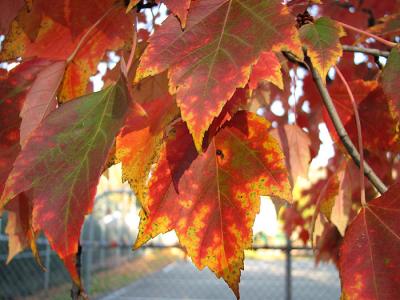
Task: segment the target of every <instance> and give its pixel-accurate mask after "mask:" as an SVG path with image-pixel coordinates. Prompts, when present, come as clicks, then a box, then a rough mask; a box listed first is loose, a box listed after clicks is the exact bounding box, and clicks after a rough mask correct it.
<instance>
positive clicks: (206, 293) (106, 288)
mask: <svg viewBox="0 0 400 300" xmlns="http://www.w3.org/2000/svg"><path fill="white" fill-rule="evenodd" d="M314 174H315V172H314ZM261 203H262V206H261V212H260V214H259V215H258V216H257V219H256V222H255V224H254V227H253V230H254V243H253V247H254V250H248V251H246V260H245V270H244V272H243V273H242V279H241V283H240V289H241V299H252V300H257V299H288V300H289V299H296V300H297V299H300V300H301V299H326V300H329V299H332V300H333V299H338V298H339V296H340V283H339V279H338V273H337V270H336V268H335V266H334V265H332V264H327V263H321V264H319V265H318V266H317V265H316V264H315V260H314V256H313V251H312V250H311V248H310V247H309V245H308V244H304V243H303V242H302V241H300V240H301V239H299V236H298V234H297V233H296V232H295V233H294V234H293V235H292V239H293V242H292V241H291V240H289V239H287V238H286V235H285V233H284V230H283V228H282V224H281V223H280V222H279V221H278V218H277V213H276V209H275V206H274V204H273V202H272V201H271V200H270V199H269V198H267V197H265V198H264V199H262V202H261ZM138 210H139V206H138V203H137V202H136V201H135V197H134V195H133V193H132V192H131V190H130V188H129V186H128V185H126V184H121V168H120V166H119V165H116V166H113V167H112V168H110V169H109V171H108V172H107V173H106V174H105V175H103V176H102V178H101V182H100V185H99V187H98V193H97V196H96V202H95V207H94V211H93V214H92V215H90V216H88V217H87V219H86V221H85V225H84V229H83V232H82V236H81V240H82V247H83V254H82V259H83V262H82V264H83V265H82V277H83V281H84V285H85V288H86V291H87V292H88V294H89V295H90V298H91V299H135V300H139V299H170V300H172V299H235V297H234V295H233V293H232V292H231V291H230V289H229V288H228V286H227V285H226V284H225V282H224V281H223V280H218V279H216V278H215V276H214V275H213V274H212V273H211V272H210V271H209V270H202V271H199V270H197V269H196V268H195V267H194V266H193V264H192V263H191V261H190V259H189V258H188V257H186V255H185V253H184V252H183V251H182V250H181V249H180V248H179V247H178V246H177V245H178V243H177V239H176V236H175V234H174V233H169V234H166V235H163V236H159V237H157V238H156V239H154V240H152V241H151V242H150V243H149V244H147V245H146V247H144V248H142V249H139V250H136V251H132V250H131V246H132V245H133V243H134V239H135V237H136V235H137V228H138V224H139V218H138ZM6 222H7V217H6V216H5V217H3V218H2V219H0V299H70V288H71V280H70V277H69V275H68V272H67V271H66V270H65V268H64V266H63V264H62V262H61V261H60V259H59V258H58V257H57V255H56V254H55V253H54V252H53V251H52V250H51V248H50V246H49V244H48V242H47V240H46V239H44V238H40V239H39V240H38V247H39V249H40V256H41V259H42V262H43V264H44V266H45V268H46V270H47V271H46V272H44V271H43V270H42V269H41V268H40V267H39V265H38V264H37V263H36V261H35V259H34V258H33V256H32V253H31V252H30V251H26V252H23V253H21V254H19V255H18V256H16V257H15V258H14V259H13V260H12V261H11V262H10V263H9V264H6V261H7V253H8V245H7V243H8V240H7V235H6V234H5V232H4V231H5V226H6Z"/></svg>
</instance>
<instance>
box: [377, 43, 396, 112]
mask: <svg viewBox="0 0 400 300" xmlns="http://www.w3.org/2000/svg"><path fill="white" fill-rule="evenodd" d="M399 76H400V49H398V48H393V49H392V51H391V52H390V55H389V58H388V60H387V62H386V65H385V67H384V68H383V72H382V75H381V83H382V88H383V90H384V91H385V93H386V94H387V95H388V96H389V97H390V98H391V100H392V101H393V102H394V106H395V109H396V110H397V113H400V95H399V89H400V80H399Z"/></svg>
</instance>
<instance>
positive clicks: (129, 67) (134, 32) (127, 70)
mask: <svg viewBox="0 0 400 300" xmlns="http://www.w3.org/2000/svg"><path fill="white" fill-rule="evenodd" d="M134 18H135V23H134V26H135V27H134V29H133V37H132V48H131V53H130V54H129V58H128V63H127V65H126V72H127V73H129V70H130V69H131V67H132V63H133V59H134V57H135V52H136V46H137V16H136V13H134ZM126 76H128V74H126Z"/></svg>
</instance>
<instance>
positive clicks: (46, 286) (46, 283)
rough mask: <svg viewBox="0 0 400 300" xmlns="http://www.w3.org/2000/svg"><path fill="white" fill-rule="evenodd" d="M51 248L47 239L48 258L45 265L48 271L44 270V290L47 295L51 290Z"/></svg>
mask: <svg viewBox="0 0 400 300" xmlns="http://www.w3.org/2000/svg"><path fill="white" fill-rule="evenodd" d="M50 255H51V249H50V244H49V242H48V241H47V240H46V258H45V261H44V267H45V268H46V272H44V290H45V294H46V295H47V292H48V290H49V286H50V270H51V269H50V262H51V257H50Z"/></svg>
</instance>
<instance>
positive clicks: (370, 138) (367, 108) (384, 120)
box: [323, 80, 399, 153]
mask: <svg viewBox="0 0 400 300" xmlns="http://www.w3.org/2000/svg"><path fill="white" fill-rule="evenodd" d="M349 84H350V86H351V87H352V91H353V94H354V97H355V100H356V102H357V104H358V112H359V115H360V120H361V130H362V136H363V141H364V148H365V149H367V150H369V151H371V152H375V153H381V152H382V151H397V149H398V140H399V134H398V129H397V128H398V122H399V121H398V118H397V117H396V116H395V114H394V113H393V112H394V108H393V105H392V102H391V101H389V99H388V98H387V97H386V96H385V94H384V92H383V90H382V88H381V87H380V86H379V85H378V83H377V82H376V81H363V80H354V81H351V82H350V83H349ZM330 91H331V94H332V97H333V102H334V104H335V107H336V108H337V111H338V114H339V116H340V119H341V120H342V122H343V124H344V125H345V128H346V131H347V132H348V133H349V136H350V138H351V139H352V141H353V142H354V143H356V142H357V127H356V123H355V117H354V111H353V109H352V107H351V104H350V103H351V102H350V98H349V96H348V93H347V91H346V89H345V87H344V86H343V85H341V84H339V83H337V84H335V83H334V84H333V87H332V88H331V89H330ZM323 115H324V120H325V122H326V124H327V125H328V129H329V131H330V133H331V134H332V137H333V139H334V140H335V141H338V140H339V137H338V135H337V133H336V131H335V129H334V126H333V124H332V121H331V120H330V118H329V116H328V112H327V111H326V109H324V110H323ZM374 119H379V120H380V122H371V121H370V120H374Z"/></svg>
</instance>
